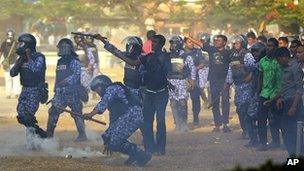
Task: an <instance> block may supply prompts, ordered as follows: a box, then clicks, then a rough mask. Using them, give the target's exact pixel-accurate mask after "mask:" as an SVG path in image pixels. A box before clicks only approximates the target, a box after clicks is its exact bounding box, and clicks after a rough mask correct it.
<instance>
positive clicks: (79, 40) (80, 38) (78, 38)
mask: <svg viewBox="0 0 304 171" xmlns="http://www.w3.org/2000/svg"><path fill="white" fill-rule="evenodd" d="M74 41H75V43H76V44H77V45H79V46H82V45H83V44H84V42H85V38H84V36H82V35H79V34H75V36H74Z"/></svg>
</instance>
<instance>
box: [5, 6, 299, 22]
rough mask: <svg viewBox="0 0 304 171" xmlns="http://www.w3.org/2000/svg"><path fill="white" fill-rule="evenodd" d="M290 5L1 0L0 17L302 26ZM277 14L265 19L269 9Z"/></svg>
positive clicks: (64, 20)
mask: <svg viewBox="0 0 304 171" xmlns="http://www.w3.org/2000/svg"><path fill="white" fill-rule="evenodd" d="M299 2H300V3H299V5H297V6H292V4H293V0H275V1H274V0H254V1H253V0H229V1H228V0H217V1H214V0H201V1H198V2H196V3H194V4H195V5H196V6H198V7H200V8H201V11H200V12H197V11H196V12H194V11H193V9H191V8H189V6H187V3H186V2H185V1H179V2H173V1H172V0H1V6H0V12H1V15H0V20H6V19H8V18H14V17H21V18H24V19H27V18H31V19H32V20H34V21H35V20H39V19H40V20H47V21H51V22H63V23H64V22H66V21H67V20H68V18H71V17H72V18H73V19H74V21H75V22H88V21H89V22H90V21H93V20H95V19H96V20H98V19H99V20H100V19H104V20H111V19H112V18H118V19H122V20H126V21H127V22H131V23H133V24H134V25H138V26H140V27H144V21H145V19H146V18H147V17H148V16H153V17H154V18H155V19H156V20H158V19H161V20H165V22H168V23H176V22H178V23H186V24H189V23H193V22H196V21H203V22H204V24H206V25H207V26H213V27H221V28H224V27H225V26H226V24H227V23H230V24H232V25H233V26H238V27H239V28H245V27H248V26H253V27H255V28H257V27H258V26H259V24H260V23H261V22H262V21H266V23H279V24H280V25H281V26H282V27H283V28H288V27H289V26H290V25H292V24H294V25H295V24H298V25H302V26H303V25H304V2H302V1H299ZM161 4H165V5H167V6H168V7H169V8H170V12H169V14H167V15H166V17H165V18H163V17H159V16H158V15H159V14H160V13H161V11H160V9H159V6H160V5H161ZM273 11H275V12H278V13H279V15H278V16H275V17H273V18H271V19H267V17H266V16H269V14H271V12H273Z"/></svg>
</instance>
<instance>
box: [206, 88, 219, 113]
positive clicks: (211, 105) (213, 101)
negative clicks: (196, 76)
mask: <svg viewBox="0 0 304 171" xmlns="http://www.w3.org/2000/svg"><path fill="white" fill-rule="evenodd" d="M221 95H222V91H221V92H220V94H219V95H218V96H217V97H216V98H215V99H214V100H212V102H211V104H210V105H209V106H208V109H210V108H211V107H213V104H214V103H215V102H216V101H217V100H218V99H219V98H220V97H221Z"/></svg>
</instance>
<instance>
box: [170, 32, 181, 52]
mask: <svg viewBox="0 0 304 171" xmlns="http://www.w3.org/2000/svg"><path fill="white" fill-rule="evenodd" d="M169 43H170V51H178V50H180V49H182V48H183V46H184V41H183V39H182V38H181V37H180V36H173V37H171V39H170V40H169Z"/></svg>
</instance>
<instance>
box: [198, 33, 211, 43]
mask: <svg viewBox="0 0 304 171" xmlns="http://www.w3.org/2000/svg"><path fill="white" fill-rule="evenodd" d="M210 37H211V36H210V34H208V33H200V34H199V39H200V40H201V41H204V42H205V43H210Z"/></svg>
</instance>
